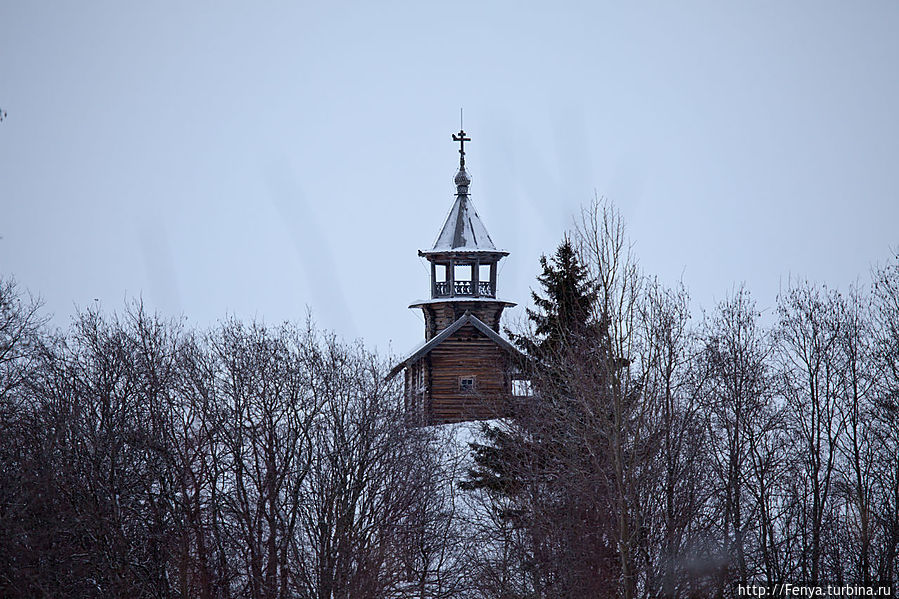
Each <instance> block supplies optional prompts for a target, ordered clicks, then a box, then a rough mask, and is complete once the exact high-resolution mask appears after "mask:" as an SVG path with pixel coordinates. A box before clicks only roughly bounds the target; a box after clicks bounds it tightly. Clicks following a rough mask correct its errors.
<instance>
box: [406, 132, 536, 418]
mask: <svg viewBox="0 0 899 599" xmlns="http://www.w3.org/2000/svg"><path fill="white" fill-rule="evenodd" d="M453 141H456V142H458V143H459V172H457V173H456V177H455V179H454V182H455V184H456V199H455V201H454V202H453V207H452V209H451V210H450V212H449V216H447V218H446V222H444V223H443V227H442V228H441V229H440V233H439V234H438V235H437V240H436V241H435V242H434V246H433V247H432V248H431V249H429V250H419V252H418V255H419V256H423V257H424V258H426V259H427V260H428V262H429V263H430V267H431V268H430V271H431V285H430V296H431V297H430V299H425V300H419V301H416V302H414V303H413V304H411V305H410V306H409V307H410V308H420V309H421V311H422V312H423V313H424V320H425V339H424V341H423V342H422V344H421V345H420V346H419V347H418V348H416V349H415V350H413V351H412V352H411V353H410V354H409V356H407V357H406V358H405V359H404V360H403V361H402V362H400V363H399V364H397V365H396V366H395V367H394V368H393V370H391V372H390V377H393V376H395V375H396V374H397V373H399V372H400V371H401V370H403V371H404V372H405V401H406V409H407V412H408V413H409V415H410V417H411V418H412V421H413V422H415V423H419V424H424V425H431V424H446V423H452V422H464V421H468V420H483V419H488V418H496V417H500V416H503V415H506V414H507V413H508V407H507V406H508V400H509V398H510V396H511V394H512V388H513V385H512V380H513V378H517V377H516V375H515V372H516V370H515V364H516V363H517V362H518V360H517V358H519V357H520V354H519V352H518V350H517V349H516V348H515V347H514V346H513V345H512V344H511V343H509V341H508V340H506V339H504V338H503V337H502V335H501V334H500V317H501V316H502V313H503V310H504V309H505V308H506V307H510V306H514V305H515V304H514V303H513V302H509V301H505V300H502V299H500V298H499V297H497V292H496V291H497V266H498V264H499V261H500V260H502V259H503V258H504V257H505V256H508V255H509V253H508V252H505V251H502V250H499V249H497V248H496V246H495V245H494V244H493V240H491V239H490V235H489V234H488V233H487V229H486V228H485V227H484V223H483V222H482V221H481V218H480V217H479V216H478V213H477V211H476V210H475V207H474V204H473V203H472V201H471V197H470V195H469V191H468V190H469V186H470V185H471V176H470V175H469V174H468V172H467V171H466V170H465V142H467V141H471V140H470V139H469V138H468V137H466V135H465V131H464V130H460V131H459V133H458V134H453Z"/></svg>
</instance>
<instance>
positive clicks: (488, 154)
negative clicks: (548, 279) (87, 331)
mask: <svg viewBox="0 0 899 599" xmlns="http://www.w3.org/2000/svg"><path fill="white" fill-rule="evenodd" d="M486 4H488V3H482V2H470V3H469V2H444V3H440V4H439V5H435V4H434V3H421V2H418V3H412V2H410V3H405V4H401V3H390V2H376V3H372V2H370V3H358V4H347V3H330V2H315V3H313V2H307V3H284V4H274V3H267V4H266V6H265V7H260V6H258V5H257V3H244V4H243V5H241V4H230V5H225V4H222V3H212V2H208V3H171V4H167V5H166V4H162V3H155V2H152V3H147V2H145V3H131V5H130V6H125V3H118V2H109V3H99V2H97V3H89V4H84V3H62V4H58V5H53V6H50V5H48V4H46V3H37V2H33V3H32V2H11V1H8V2H4V3H2V4H0V108H3V109H5V110H6V111H7V112H8V116H7V119H6V120H5V121H4V122H2V123H0V236H2V239H0V274H3V275H9V274H13V275H15V276H16V277H17V279H18V280H19V282H20V283H21V284H22V285H23V286H25V287H27V288H29V289H30V290H32V291H33V292H35V293H40V294H41V295H42V296H43V297H44V299H45V301H46V304H47V309H48V310H49V311H51V312H53V313H54V314H55V315H56V321H57V322H58V323H59V324H64V323H65V322H66V321H67V319H68V317H69V316H70V314H71V313H72V312H73V310H74V306H75V305H79V306H82V307H84V306H87V305H89V304H91V303H92V302H93V300H94V298H98V299H99V300H100V301H101V302H102V305H103V307H104V308H105V309H120V308H121V307H122V306H123V301H124V300H125V299H126V298H129V299H133V298H136V297H140V296H142V297H143V300H144V302H145V304H147V305H149V306H150V307H151V308H155V309H159V310H160V311H162V312H164V313H167V314H172V315H176V314H181V313H183V314H185V315H186V316H187V317H188V318H189V320H190V321H191V322H194V323H196V324H199V325H206V324H210V323H212V322H215V321H216V320H217V319H219V318H221V317H223V316H224V315H225V314H226V313H234V314H237V315H238V316H241V317H253V316H257V317H260V318H264V319H265V320H266V321H268V322H279V321H281V320H284V319H302V318H303V316H304V314H305V306H306V305H308V306H310V307H311V309H312V311H313V313H314V315H315V316H316V319H317V320H318V322H319V323H320V324H321V325H323V326H325V327H328V328H332V329H335V330H336V331H337V332H338V333H340V334H342V335H344V336H348V337H356V336H359V337H363V338H364V339H365V340H366V342H368V343H371V344H376V345H378V346H379V347H380V348H382V349H383V348H386V346H387V343H388V341H390V340H392V346H393V349H394V350H395V351H397V352H402V351H405V350H406V349H407V348H408V347H410V346H412V345H414V344H415V343H417V342H418V341H419V340H420V339H421V336H422V325H421V320H420V316H419V315H418V313H417V311H416V312H413V311H411V310H408V309H407V308H406V306H407V305H408V304H409V303H410V302H412V301H413V300H416V299H420V298H422V297H423V296H424V295H425V294H426V293H427V290H428V287H427V276H428V273H427V270H426V269H425V268H424V265H423V264H422V263H421V260H420V259H419V258H418V257H417V255H416V250H417V249H419V248H426V247H429V246H430V244H432V243H433V241H434V237H435V236H436V234H437V232H438V230H439V228H440V226H441V224H442V222H443V218H444V217H445V215H446V212H447V210H448V209H449V207H450V205H451V203H452V199H453V191H454V187H453V183H452V178H453V175H454V174H455V169H456V166H457V158H458V155H457V153H456V151H457V147H456V146H455V145H454V144H453V143H452V142H451V141H450V134H451V133H452V132H454V131H456V130H458V127H459V122H458V118H459V107H460V106H464V108H465V129H466V131H467V132H468V133H469V134H470V136H471V137H472V139H473V141H472V142H471V143H470V144H467V148H466V149H467V158H468V160H467V164H468V167H469V172H470V173H471V175H472V179H473V181H472V187H471V191H472V197H473V198H474V201H475V203H476V205H477V207H478V211H479V213H480V215H481V217H482V218H483V220H484V222H485V223H486V225H487V228H488V230H489V231H490V235H491V237H492V238H493V240H494V242H495V243H496V244H497V246H499V247H501V248H503V249H506V250H508V251H510V252H511V256H510V257H508V258H506V259H505V260H504V261H503V263H504V266H503V269H502V270H501V272H500V277H499V286H500V289H499V290H500V293H501V295H502V296H503V297H505V298H509V299H512V300H515V301H519V302H521V303H526V302H527V300H528V289H529V287H531V286H533V285H534V278H533V277H534V276H535V274H536V273H537V258H538V256H539V254H540V253H549V252H551V251H552V250H553V248H554V247H555V245H556V244H557V243H558V241H559V240H560V238H561V235H562V233H563V231H564V229H565V228H566V227H567V226H569V225H570V223H571V219H572V217H573V215H574V214H575V213H576V212H577V211H578V209H579V206H580V205H581V204H583V203H586V202H589V200H590V199H591V198H592V197H593V194H594V191H595V192H596V193H598V194H600V195H604V196H606V197H608V198H610V199H611V200H613V201H614V202H615V203H616V205H617V206H618V207H619V208H620V209H621V211H622V212H623V214H624V216H625V218H626V220H627V222H628V225H629V231H630V234H631V236H632V238H633V240H634V241H635V242H636V247H635V249H636V252H637V254H638V256H639V258H640V261H641V264H642V265H643V267H644V268H645V270H647V271H648V272H650V273H654V274H657V275H659V276H660V277H661V278H662V280H663V281H665V282H668V283H671V282H674V281H677V280H678V279H679V278H680V277H681V276H683V279H684V281H685V283H686V284H687V285H688V287H689V288H690V290H691V292H692V296H693V299H694V304H695V305H696V306H705V307H709V306H711V305H712V304H713V302H714V301H716V300H717V299H720V298H722V297H723V296H724V295H725V294H727V293H728V292H729V290H731V289H732V287H733V285H734V284H735V283H739V282H741V281H745V282H746V283H747V285H748V286H749V288H750V289H751V290H752V292H753V294H754V296H755V297H756V299H757V300H758V301H759V303H760V306H761V307H762V308H769V307H771V306H772V305H773V304H774V301H775V296H776V294H777V290H778V285H779V284H780V282H781V281H786V279H787V277H788V276H790V275H792V276H797V275H798V276H802V277H808V278H811V279H816V280H821V281H826V282H828V283H829V284H832V285H837V286H845V285H848V284H849V283H851V282H853V281H855V280H856V278H857V277H862V278H864V277H866V275H867V272H868V269H869V267H870V266H871V264H873V263H878V262H884V261H885V260H887V259H888V258H889V255H890V249H891V248H897V247H899V111H897V108H896V107H897V106H899V35H897V31H899V3H895V2H868V3H855V2H853V3H850V2H840V3H836V2H833V3H830V2H744V3H736V2H727V3H723V2H709V3H685V2H660V3H646V2H641V3H624V2H615V3H595V2H583V3H569V4H566V5H564V6H562V7H552V8H550V7H549V6H548V5H547V6H543V7H540V6H537V5H536V4H533V5H530V6H527V5H524V6H523V5H522V3H520V2H505V3H503V2H495V3H489V6H485V5H486ZM519 310H520V308H516V309H515V310H513V311H512V315H513V317H514V315H515V314H516V312H517V311H519Z"/></svg>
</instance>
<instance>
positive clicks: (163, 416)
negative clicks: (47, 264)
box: [0, 201, 899, 599]
mask: <svg viewBox="0 0 899 599" xmlns="http://www.w3.org/2000/svg"><path fill="white" fill-rule="evenodd" d="M630 248H631V246H630V244H629V242H628V240H627V238H626V235H625V230H624V225H623V223H622V221H621V218H620V216H619V215H618V214H617V213H616V212H615V210H614V208H613V207H612V206H611V205H609V204H608V203H605V202H602V201H598V202H594V203H593V204H591V205H590V206H588V207H586V208H585V209H584V211H583V213H582V214H581V216H580V219H579V221H578V223H577V224H576V226H575V228H574V229H573V230H572V231H571V233H570V236H567V237H566V238H565V240H564V241H563V243H562V244H561V245H560V247H559V248H558V249H557V250H556V252H555V253H554V254H552V255H551V256H550V257H549V258H548V259H546V258H545V259H543V260H542V262H541V265H542V267H543V273H542V274H541V276H540V277H539V279H538V282H537V285H536V287H537V291H536V292H535V301H534V307H533V308H532V309H531V310H529V311H528V319H527V322H526V323H525V324H524V325H523V326H521V327H520V328H518V329H516V330H513V331H509V334H510V336H511V337H512V339H513V340H514V341H515V342H516V343H517V344H518V346H519V347H520V348H522V350H523V351H524V352H525V353H526V355H527V359H524V360H522V361H521V363H520V364H518V367H519V368H521V369H523V370H525V371H526V372H527V374H528V375H529V376H530V378H531V384H532V390H533V396H532V397H530V398H527V399H516V398H510V400H509V401H510V410H511V417H508V418H504V419H502V420H497V421H492V422H490V423H487V424H485V425H483V426H481V427H474V431H475V432H474V433H473V434H474V436H473V437H472V438H469V437H470V435H471V434H472V433H471V431H470V429H469V428H464V427H461V426H443V427H415V426H407V424H406V422H407V421H406V418H405V415H404V414H403V411H402V405H403V400H402V389H401V387H400V383H399V382H398V380H399V379H393V380H386V378H385V377H386V374H387V372H388V371H389V366H390V364H389V363H388V360H387V359H385V358H382V357H379V356H377V355H375V354H374V353H372V352H370V351H369V350H367V349H366V348H365V347H364V346H363V345H362V344H360V343H346V342H343V341H341V340H339V339H337V338H335V337H334V336H333V335H331V334H328V333H326V332H323V331H320V330H318V329H317V328H316V327H315V325H314V324H313V323H312V322H311V321H310V320H308V319H307V321H306V322H305V323H303V324H285V325H282V326H267V325H263V324H260V323H244V322H240V321H238V320H229V321H225V322H223V323H221V324H219V325H218V326H216V327H214V328H212V329H210V330H204V331H198V330H192V329H190V328H188V327H185V326H184V325H183V324H181V322H180V321H177V320H170V319H165V318H163V317H161V316H159V315H155V314H148V313H147V312H145V311H144V310H143V309H142V307H141V306H140V305H134V306H131V307H129V308H127V309H126V310H125V311H123V312H122V313H120V314H118V315H116V314H113V315H109V314H102V313H100V312H98V311H94V310H88V311H85V312H82V313H80V314H78V315H77V316H76V317H75V318H74V319H73V323H72V325H71V327H70V328H69V329H68V330H66V331H54V330H51V329H50V328H49V327H48V325H47V322H46V320H45V319H44V318H43V317H42V314H41V311H40V307H39V305H38V304H37V303H36V302H34V301H33V300H31V299H29V296H27V295H26V294H25V293H24V292H22V291H21V290H19V289H17V288H16V285H15V283H14V282H13V281H12V280H11V279H6V280H4V281H2V283H0V596H5V597H63V596H65V597H155V598H182V597H183V598H186V597H201V598H230V597H247V598H254V599H255V598H294V597H297V598H310V599H311V598H319V599H324V598H347V599H349V598H372V599H374V598H393V597H409V598H412V597H421V598H424V597H435V598H436V597H444V598H449V597H472V598H474V597H483V598H496V599H501V598H502V599H511V598H521V599H525V598H528V599H530V598H533V599H537V598H541V599H542V598H556V597H558V598H563V597H585V598H586V597H625V598H628V599H631V598H637V597H646V598H649V597H672V598H674V597H716V596H720V597H730V596H734V594H735V587H734V583H735V582H737V581H756V582H760V583H768V584H775V583H778V582H806V583H822V582H824V581H829V582H833V583H837V584H843V583H858V584H865V583H871V582H875V581H884V582H889V583H895V582H896V581H897V578H899V574H897V567H899V426H897V422H899V419H897V415H899V263H897V262H896V261H895V260H894V261H893V262H891V263H889V264H888V265H886V266H884V267H881V268H878V269H875V270H874V272H873V273H872V284H871V285H870V286H869V287H865V288H851V289H848V290H846V291H845V292H844V293H839V292H837V291H835V290H833V289H830V288H828V287H826V286H823V285H820V284H813V283H807V282H799V283H793V284H791V285H790V286H789V288H788V289H787V290H785V291H784V292H783V293H782V294H781V296H780V297H779V298H778V299H777V306H776V311H775V313H774V314H771V315H769V317H767V318H764V319H763V318H762V316H761V315H760V313H759V310H758V307H757V306H756V304H755V302H754V300H753V299H752V297H751V295H750V293H749V291H748V290H747V289H745V288H737V289H736V290H735V291H733V292H732V293H731V294H730V296H729V297H727V299H725V300H724V301H722V302H721V303H720V304H719V305H718V306H715V307H714V308H713V309H711V310H709V311H708V312H707V313H705V314H704V315H702V316H701V317H695V316H694V315H692V314H691V311H690V305H689V297H688V294H687V292H686V290H685V289H684V288H683V287H680V286H677V287H674V288H668V287H665V286H664V285H662V284H660V283H659V282H658V281H657V280H656V279H654V278H652V277H651V276H648V275H647V274H645V273H642V272H641V271H640V269H639V267H638V264H637V262H636V260H635V258H634V256H633V255H632V254H631V251H630ZM469 440H473V441H474V442H473V443H471V444H469V443H467V441H469Z"/></svg>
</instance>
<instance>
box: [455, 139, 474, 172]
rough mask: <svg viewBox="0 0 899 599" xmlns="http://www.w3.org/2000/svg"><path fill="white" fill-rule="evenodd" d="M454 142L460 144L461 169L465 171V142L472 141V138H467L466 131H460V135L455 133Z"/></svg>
mask: <svg viewBox="0 0 899 599" xmlns="http://www.w3.org/2000/svg"><path fill="white" fill-rule="evenodd" d="M453 141H457V142H459V168H461V169H462V170H465V142H466V141H471V138H470V137H465V130H464V129H459V133H458V134H456V133H453Z"/></svg>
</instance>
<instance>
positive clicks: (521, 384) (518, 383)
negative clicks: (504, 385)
mask: <svg viewBox="0 0 899 599" xmlns="http://www.w3.org/2000/svg"><path fill="white" fill-rule="evenodd" d="M512 395H514V396H515V397H530V396H531V395H533V391H532V390H531V381H529V380H528V379H513V380H512Z"/></svg>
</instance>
